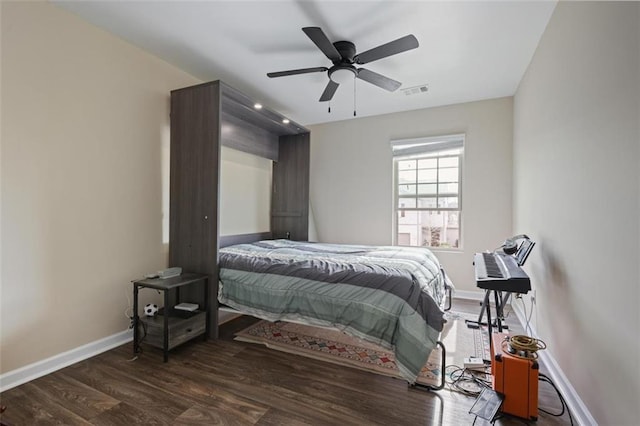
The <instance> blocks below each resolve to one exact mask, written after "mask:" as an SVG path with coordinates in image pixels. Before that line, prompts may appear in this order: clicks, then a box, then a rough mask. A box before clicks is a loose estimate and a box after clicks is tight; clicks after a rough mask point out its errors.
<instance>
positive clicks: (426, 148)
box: [390, 134, 464, 157]
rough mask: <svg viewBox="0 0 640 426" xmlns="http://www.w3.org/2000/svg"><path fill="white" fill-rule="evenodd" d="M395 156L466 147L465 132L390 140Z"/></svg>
mask: <svg viewBox="0 0 640 426" xmlns="http://www.w3.org/2000/svg"><path fill="white" fill-rule="evenodd" d="M390 144H391V150H392V152H393V156H394V157H407V156H411V155H416V154H426V153H432V152H439V151H448V150H451V149H457V148H463V147H464V134H459V135H447V136H437V137H427V138H413V139H397V140H392V141H391V142H390Z"/></svg>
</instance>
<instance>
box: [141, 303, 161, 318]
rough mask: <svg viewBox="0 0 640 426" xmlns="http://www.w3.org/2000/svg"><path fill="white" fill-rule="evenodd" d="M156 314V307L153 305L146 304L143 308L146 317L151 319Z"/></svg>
mask: <svg viewBox="0 0 640 426" xmlns="http://www.w3.org/2000/svg"><path fill="white" fill-rule="evenodd" d="M157 313H158V305H155V304H153V303H148V304H147V305H145V307H144V314H145V315H146V316H148V317H152V316H155V314H157Z"/></svg>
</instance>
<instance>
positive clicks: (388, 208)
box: [310, 98, 513, 291]
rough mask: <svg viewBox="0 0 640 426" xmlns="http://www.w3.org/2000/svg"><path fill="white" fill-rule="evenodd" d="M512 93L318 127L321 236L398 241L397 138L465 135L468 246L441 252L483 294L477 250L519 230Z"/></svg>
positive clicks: (315, 202)
mask: <svg viewBox="0 0 640 426" xmlns="http://www.w3.org/2000/svg"><path fill="white" fill-rule="evenodd" d="M512 107H513V103H512V98H500V99H494V100H488V101H480V102H472V103H466V104H459V105H452V106H446V107H439V108H429V109H423V110H417V111H409V112H402V113H396V114H388V115H382V116H377V117H367V118H360V119H354V120H348V121H340V122H334V123H328V124H322V125H315V126H310V130H311V188H310V198H311V205H312V207H313V213H314V219H315V225H316V230H317V235H318V239H319V240H320V241H323V242H335V243H354V244H358V243H360V244H391V241H392V232H393V228H392V217H393V192H392V191H393V185H392V182H393V164H392V154H391V148H390V145H389V141H390V140H392V139H407V138H414V137H421V136H440V135H449V134H457V133H465V134H466V139H465V151H464V160H463V161H464V165H463V172H462V175H463V177H462V179H463V185H462V200H463V201H462V203H463V206H462V209H463V212H462V227H463V230H462V250H461V251H455V252H454V251H443V250H436V251H435V253H436V255H437V256H438V258H439V259H440V260H441V262H442V263H443V265H444V266H445V268H446V270H447V272H448V273H449V275H450V276H451V277H452V279H453V281H454V284H455V285H456V287H457V289H459V290H464V291H476V290H477V289H476V285H475V280H474V277H473V266H472V262H473V254H474V253H475V252H480V251H483V250H487V249H494V248H495V247H496V246H497V245H499V244H500V243H501V242H502V240H504V239H505V238H507V237H509V234H510V233H511V232H512V223H511V205H512V198H511V192H512V188H511V174H512V170H511V157H512V133H513V128H512V123H513V115H512Z"/></svg>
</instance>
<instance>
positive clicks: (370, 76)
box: [357, 68, 402, 92]
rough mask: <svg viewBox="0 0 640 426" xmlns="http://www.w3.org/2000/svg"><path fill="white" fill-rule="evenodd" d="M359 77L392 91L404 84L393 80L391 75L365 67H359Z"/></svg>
mask: <svg viewBox="0 0 640 426" xmlns="http://www.w3.org/2000/svg"><path fill="white" fill-rule="evenodd" d="M357 77H358V78H359V79H360V80H364V81H366V82H368V83H371V84H374V85H376V86H378V87H381V88H383V89H385V90H388V91H390V92H393V91H395V90H396V89H397V88H398V87H400V86H401V85H402V83H400V82H399V81H395V80H392V79H390V78H389V77H385V76H384V75H382V74H378V73H377V72H373V71H369V70H368V69H365V68H358V75H357Z"/></svg>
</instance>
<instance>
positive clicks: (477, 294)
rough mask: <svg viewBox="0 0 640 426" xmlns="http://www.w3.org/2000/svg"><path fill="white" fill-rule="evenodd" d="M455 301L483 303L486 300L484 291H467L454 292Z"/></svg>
mask: <svg viewBox="0 0 640 426" xmlns="http://www.w3.org/2000/svg"><path fill="white" fill-rule="evenodd" d="M453 298H454V299H467V300H477V301H479V302H482V301H483V300H484V291H466V290H456V289H454V290H453Z"/></svg>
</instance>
